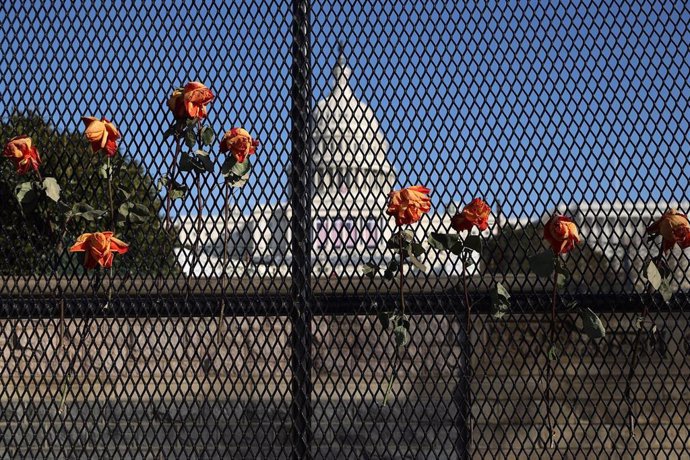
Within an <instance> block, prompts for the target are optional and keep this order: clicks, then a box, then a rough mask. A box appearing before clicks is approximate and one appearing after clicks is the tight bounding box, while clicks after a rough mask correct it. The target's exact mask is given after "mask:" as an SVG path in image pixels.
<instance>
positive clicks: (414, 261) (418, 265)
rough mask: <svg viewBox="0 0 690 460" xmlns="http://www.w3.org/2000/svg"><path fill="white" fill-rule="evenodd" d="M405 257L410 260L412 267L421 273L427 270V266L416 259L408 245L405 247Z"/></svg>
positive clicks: (410, 246)
mask: <svg viewBox="0 0 690 460" xmlns="http://www.w3.org/2000/svg"><path fill="white" fill-rule="evenodd" d="M407 256H408V257H409V258H410V262H412V265H414V266H415V267H416V268H417V269H419V270H421V271H422V272H426V271H427V270H428V268H427V266H426V265H424V264H423V263H422V262H421V261H420V260H419V259H417V257H416V256H415V255H414V252H413V250H412V245H409V246H408V247H407Z"/></svg>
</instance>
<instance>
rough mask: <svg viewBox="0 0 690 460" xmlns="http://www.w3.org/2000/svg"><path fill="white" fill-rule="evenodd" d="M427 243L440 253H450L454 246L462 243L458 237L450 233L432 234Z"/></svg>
mask: <svg viewBox="0 0 690 460" xmlns="http://www.w3.org/2000/svg"><path fill="white" fill-rule="evenodd" d="M427 241H428V242H429V246H431V247H432V248H434V249H438V250H440V251H449V250H450V248H452V247H453V245H455V244H456V243H459V242H461V241H460V237H459V236H458V235H454V234H448V233H431V234H430V235H429V238H428V239H427Z"/></svg>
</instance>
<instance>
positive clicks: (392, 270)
mask: <svg viewBox="0 0 690 460" xmlns="http://www.w3.org/2000/svg"><path fill="white" fill-rule="evenodd" d="M399 269H400V264H399V263H398V261H397V260H396V259H391V261H390V262H388V265H387V266H386V271H385V272H384V273H383V277H384V278H386V279H387V280H392V279H393V278H394V277H395V274H396V273H398V270H399Z"/></svg>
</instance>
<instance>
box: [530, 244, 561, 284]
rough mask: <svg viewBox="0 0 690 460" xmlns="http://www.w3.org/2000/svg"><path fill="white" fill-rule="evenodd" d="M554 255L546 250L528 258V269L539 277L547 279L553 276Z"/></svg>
mask: <svg viewBox="0 0 690 460" xmlns="http://www.w3.org/2000/svg"><path fill="white" fill-rule="evenodd" d="M554 259H555V255H554V253H553V251H551V250H550V249H547V250H546V251H544V252H540V253H539V254H537V255H534V256H532V257H530V258H529V267H530V270H532V272H533V273H534V274H535V275H537V276H540V277H544V278H545V277H549V276H551V275H552V274H553V270H554Z"/></svg>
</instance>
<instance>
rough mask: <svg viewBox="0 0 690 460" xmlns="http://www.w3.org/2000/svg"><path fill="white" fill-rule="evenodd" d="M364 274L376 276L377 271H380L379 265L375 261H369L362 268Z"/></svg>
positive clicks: (371, 276)
mask: <svg viewBox="0 0 690 460" xmlns="http://www.w3.org/2000/svg"><path fill="white" fill-rule="evenodd" d="M360 270H361V272H362V275H363V276H368V277H369V278H374V276H375V275H376V273H378V271H379V266H378V265H376V264H374V263H373V262H367V263H366V264H365V265H362V267H361V268H360Z"/></svg>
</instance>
